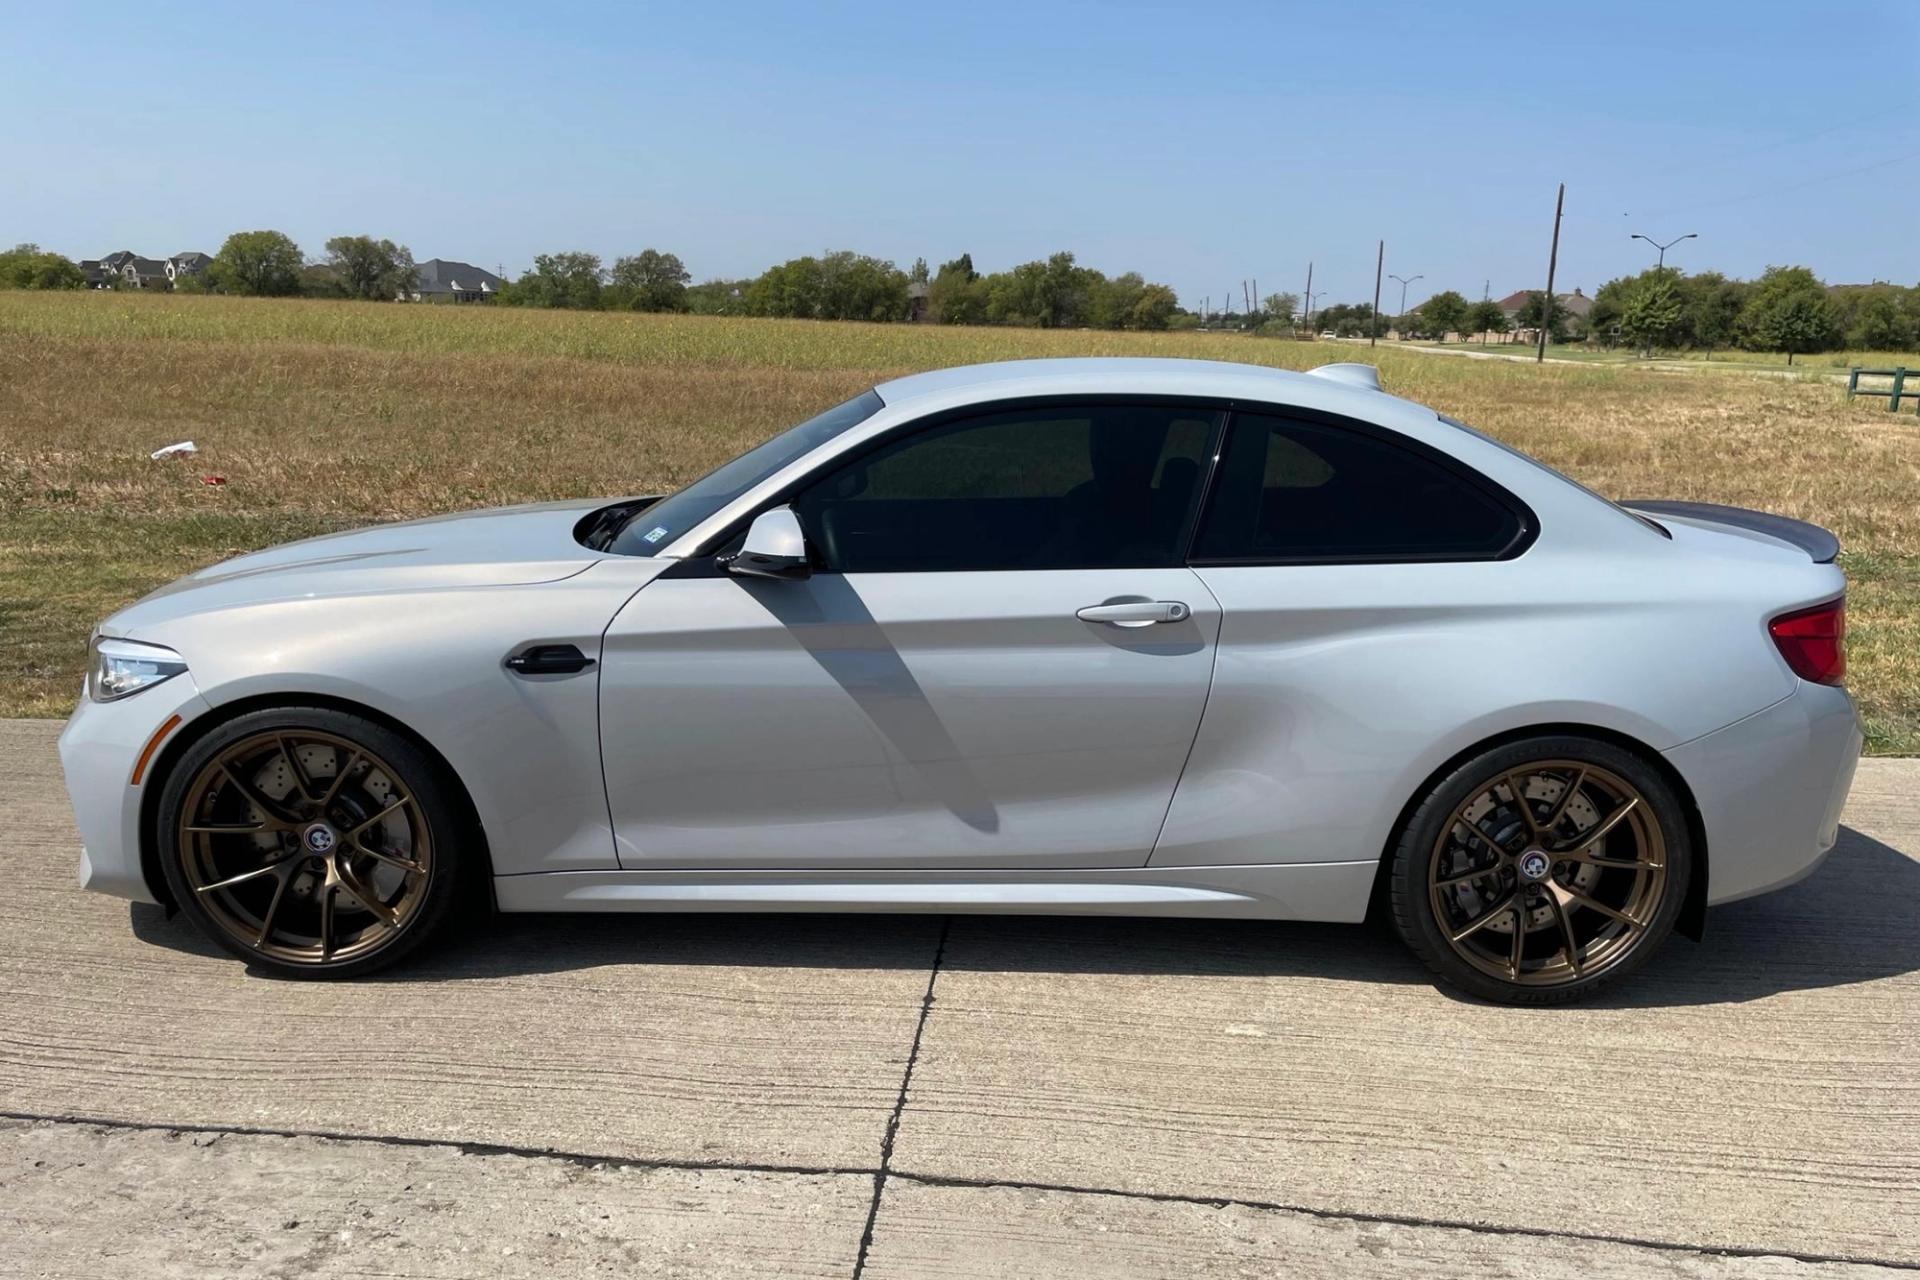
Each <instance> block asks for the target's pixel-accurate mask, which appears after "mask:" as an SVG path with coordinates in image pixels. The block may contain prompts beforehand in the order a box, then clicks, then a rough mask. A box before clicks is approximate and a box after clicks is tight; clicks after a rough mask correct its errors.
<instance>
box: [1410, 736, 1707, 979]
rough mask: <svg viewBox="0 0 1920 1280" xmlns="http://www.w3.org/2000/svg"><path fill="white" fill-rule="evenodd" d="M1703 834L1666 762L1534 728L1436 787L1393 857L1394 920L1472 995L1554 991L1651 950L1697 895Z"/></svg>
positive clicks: (1626, 966) (1636, 961)
mask: <svg viewBox="0 0 1920 1280" xmlns="http://www.w3.org/2000/svg"><path fill="white" fill-rule="evenodd" d="M1692 870H1693V846H1692V841H1691V838H1690V836H1689V834H1688V828H1687V823H1686V819H1685V815H1684V811H1683V810H1682V808H1681V804H1680V800H1679V798H1678V797H1677V796H1676V795H1675V794H1674V791H1673V788H1672V787H1671V786H1670V785H1669V784H1668V783H1667V781H1666V780H1665V779H1664V778H1663V777H1662V776H1661V775H1660V773H1659V771H1658V770H1656V769H1654V768H1653V767H1652V766H1651V765H1649V764H1648V763H1646V762H1645V761H1644V760H1642V759H1641V758H1640V757H1639V756H1636V755H1634V754H1633V753H1632V752H1629V751H1625V750H1623V749H1621V748H1619V747H1616V746H1614V745H1612V744H1611V743H1606V742H1600V741H1597V740H1595V739H1591V738H1582V737H1573V736H1553V737H1539V738H1530V739H1527V740H1525V741H1521V742H1514V743H1509V744H1507V745H1506V746H1502V747H1497V748H1494V749H1493V750H1491V751H1487V752H1485V753H1483V754H1482V755H1480V756H1478V757H1476V758H1474V759H1472V760H1469V761H1467V762H1466V763H1465V764H1463V765H1461V766H1460V767H1459V768H1457V769H1455V770H1454V771H1453V772H1451V773H1450V774H1448V775H1447V776H1446V777H1445V778H1443V779H1441V780H1440V782H1439V783H1438V784H1437V785H1435V787H1434V788H1433V790H1432V791H1431V792H1429V793H1428V794H1427V795H1426V796H1425V797H1424V798H1423V799H1422V801H1421V803H1420V805H1419V807H1418V808H1417V809H1416V810H1415V811H1414V814H1413V816H1412V818H1411V819H1410V820H1409V821H1408V823H1407V826H1406V829H1405V830H1404V831H1403V832H1402V834H1401V838H1400V841H1399V844H1398V846H1397V847H1396V848H1395V850H1394V853H1393V863H1392V867H1391V869H1390V871H1389V876H1390V887H1391V894H1392V902H1393V917H1394V923H1395V926H1396V927H1397V928H1398V930H1399V932H1400V936H1401V937H1402V938H1404V939H1405V940H1406V942H1407V945H1408V946H1410V947H1412V948H1413V950H1414V952H1415V953H1416V954H1418V955H1419V956H1420V958H1421V959H1422V960H1424V961H1426V963H1427V965H1428V967H1430V968H1431V969H1433V970H1434V972H1436V973H1438V974H1439V975H1440V976H1441V977H1442V978H1444V979H1445V980H1447V981H1448V982H1450V983H1452V984H1453V985H1455V986H1457V987H1460V988H1462V989H1463V990H1465V991H1468V992H1470V993H1472V994H1474V995H1477V996H1481V997H1483V998H1485V999H1489V1000H1497V1001H1501V1002H1503V1003H1508V1004H1553V1003H1559V1002H1562V1001H1568V1000H1575V999H1580V998H1582V997H1585V996H1589V995H1592V994H1593V993H1594V992H1595V991H1598V990H1599V989H1600V988H1601V987H1603V986H1605V985H1607V984H1609V983H1610V982H1613V981H1615V980H1617V979H1619V978H1621V977H1623V976H1624V975H1626V974H1627V973H1629V972H1631V971H1632V970H1633V969H1635V968H1638V967H1639V966H1640V965H1641V964H1642V963H1644V962H1645V960H1646V959H1647V957H1648V956H1650V955H1651V954H1652V953H1653V952H1654V951H1655V950H1656V949H1657V948H1658V947H1659V946H1660V944H1661V943H1662V942H1663V941H1665V940H1666V937H1667V935H1668V934H1669V933H1671V932H1672V931H1673V924H1674V921H1675V919H1677V918H1678V916H1679V914H1680V908H1681V905H1682V903H1683V902H1684V901H1685V900H1686V896H1687V886H1688V883H1689V880H1690V878H1691V875H1692Z"/></svg>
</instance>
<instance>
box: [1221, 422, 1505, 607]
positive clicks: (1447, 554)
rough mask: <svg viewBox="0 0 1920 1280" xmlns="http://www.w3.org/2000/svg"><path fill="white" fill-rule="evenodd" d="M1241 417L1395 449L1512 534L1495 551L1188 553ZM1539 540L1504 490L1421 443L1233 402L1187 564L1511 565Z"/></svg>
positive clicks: (1372, 428) (1362, 426)
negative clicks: (1449, 479) (1496, 510)
mask: <svg viewBox="0 0 1920 1280" xmlns="http://www.w3.org/2000/svg"><path fill="white" fill-rule="evenodd" d="M1242 414H1245V415H1246V416H1248V417H1273V418H1289V419H1292V420H1294V421H1298V422H1307V423H1311V424H1313V425H1315V426H1321V427H1331V428H1333V429H1335V430H1338V431H1349V432H1353V433H1354V434H1357V435H1362V436H1365V437H1367V438H1368V439H1371V440H1374V441H1376V442H1378V443H1380V444H1383V445H1385V446H1387V447H1388V448H1390V449H1399V450H1401V451H1402V452H1405V453H1409V454H1412V455H1413V456H1414V457H1416V458H1419V459H1422V460H1423V461H1426V462H1428V463H1431V464H1433V465H1435V466H1437V467H1439V468H1440V469H1441V470H1442V471H1445V472H1447V473H1448V474H1449V475H1451V476H1453V477H1454V478H1455V479H1456V480H1459V481H1461V482H1463V483H1465V484H1466V485H1467V487H1469V488H1471V489H1475V490H1478V491H1479V492H1480V493H1481V494H1482V495H1483V496H1484V497H1486V498H1488V499H1489V500H1491V501H1492V502H1493V503H1495V504H1496V505H1497V506H1500V507H1501V508H1503V509H1505V510H1506V512H1507V513H1508V514H1509V515H1511V516H1513V517H1514V520H1515V524H1516V532H1515V533H1514V536H1513V537H1512V538H1511V539H1510V540H1509V541H1508V542H1507V544H1506V545H1505V546H1504V547H1502V548H1500V550H1498V551H1492V552H1488V551H1474V552H1461V551H1436V552H1431V553H1422V552H1393V553H1387V554H1368V553H1354V554H1337V553H1336V554H1332V555H1316V556H1303V555H1293V556H1278V555H1252V556H1205V557H1196V556H1195V555H1194V554H1193V548H1194V543H1195V542H1196V541H1197V540H1198V538H1199V536H1200V530H1201V528H1202V527H1204V525H1205V524H1206V519H1207V516H1208V514H1209V512H1210V511H1211V509H1212V505H1213V499H1214V495H1215V494H1216V493H1217V492H1218V489H1219V482H1220V472H1221V470H1222V468H1221V465H1220V463H1221V458H1222V457H1223V455H1224V454H1225V452H1226V445H1227V441H1228V440H1230V439H1231V438H1232V435H1233V429H1234V425H1235V419H1237V418H1239V417H1240V416H1241V415H1242ZM1539 536H1540V521H1539V518H1538V517H1537V516H1535V515H1534V513H1533V508H1532V507H1529V506H1528V505H1527V504H1526V503H1525V502H1523V501H1521V500H1520V498H1519V497H1518V496H1516V495H1515V494H1513V493H1512V492H1510V491H1509V490H1508V489H1506V488H1505V487H1504V486H1502V485H1500V484H1497V483H1495V482H1494V481H1493V480H1490V479H1488V478H1487V477H1486V476H1485V475H1483V474H1481V473H1480V472H1479V471H1477V470H1475V469H1474V468H1473V467H1470V466H1468V465H1467V464H1466V463H1464V462H1462V461H1460V460H1459V459H1458V458H1455V457H1453V456H1452V455H1451V454H1448V453H1446V452H1444V451H1442V450H1440V449H1436V448H1434V447H1433V446H1432V445H1430V444H1427V443H1426V442H1424V441H1421V440H1415V439H1414V438H1413V437H1411V436H1408V435H1404V434H1402V433H1401V432H1398V431H1394V430H1392V429H1391V428H1389V427H1381V426H1376V425H1375V424H1373V423H1371V422H1367V421H1365V420H1363V419H1360V418H1349V417H1346V416H1344V415H1342V414H1337V413H1328V412H1327V411H1326V410H1324V409H1310V408H1307V407H1306V406H1304V405H1289V404H1271V403H1267V402H1264V401H1253V400H1236V401H1233V402H1232V403H1231V404H1230V405H1229V406H1228V413H1227V421H1226V425H1225V430H1224V431H1222V432H1221V433H1220V435H1219V437H1218V438H1217V440H1216V442H1215V446H1214V456H1213V466H1212V468H1211V469H1210V470H1209V472H1208V475H1207V486H1206V489H1205V491H1204V492H1203V494H1202V496H1201V499H1200V515H1199V518H1198V519H1197V520H1195V521H1194V523H1193V531H1192V535H1191V537H1190V539H1189V541H1188V543H1187V556H1186V563H1187V565H1188V566H1189V567H1190V568H1195V569H1224V568H1254V567H1261V566H1276V567H1278V566H1293V565H1349V564H1476V563H1483V562H1492V561H1500V560H1513V559H1517V558H1518V557H1520V556H1522V555H1524V554H1526V552H1527V549H1528V548H1529V547H1531V546H1532V545H1533V544H1534V541H1535V539H1537V538H1538V537H1539Z"/></svg>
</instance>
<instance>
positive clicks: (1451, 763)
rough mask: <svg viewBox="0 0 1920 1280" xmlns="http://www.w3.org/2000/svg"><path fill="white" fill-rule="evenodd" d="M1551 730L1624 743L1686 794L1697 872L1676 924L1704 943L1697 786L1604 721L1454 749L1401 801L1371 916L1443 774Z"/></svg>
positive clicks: (1702, 837) (1703, 844) (1522, 730)
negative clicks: (1397, 854) (1404, 839)
mask: <svg viewBox="0 0 1920 1280" xmlns="http://www.w3.org/2000/svg"><path fill="white" fill-rule="evenodd" d="M1550 734H1569V735H1573V736H1576V737H1582V738H1592V739H1594V740H1596V741H1598V742H1605V743H1608V744H1609V745H1611V746H1615V747H1619V748H1620V749H1621V750H1623V751H1628V752H1631V753H1633V755H1635V756H1637V757H1638V758H1639V759H1641V760H1642V761H1644V762H1645V763H1646V764H1647V765H1649V766H1651V767H1652V768H1653V770H1654V771H1655V772H1657V773H1658V774H1659V775H1660V776H1661V777H1662V778H1664V779H1665V780H1666V782H1667V785H1669V786H1671V787H1672V788H1673V792H1674V794H1675V795H1676V796H1678V797H1680V804H1681V808H1682V809H1683V810H1684V812H1685V813H1686V816H1687V836H1688V838H1689V840H1690V841H1691V843H1692V846H1693V858H1694V865H1693V875H1692V876H1691V877H1690V878H1689V882H1688V884H1687V897H1686V900H1685V901H1684V902H1683V903H1681V905H1680V917H1679V919H1678V920H1677V921H1676V922H1675V924H1674V928H1675V929H1676V930H1677V931H1678V932H1680V933H1682V934H1684V935H1685V936H1687V937H1689V938H1691V939H1693V940H1694V941H1695V942H1698V941H1699V940H1700V938H1701V936H1702V935H1703V934H1704V933H1705V932H1706V916H1707V882H1708V875H1709V850H1708V848H1707V828H1706V823H1705V821H1704V820H1703V819H1702V818H1701V816H1700V805H1699V802H1698V801H1696V800H1695V799H1694V795H1693V788H1692V787H1690V786H1688V785H1687V780H1686V778H1685V777H1684V776H1683V775H1682V774H1681V772H1680V771H1679V770H1678V769H1676V768H1674V767H1673V762H1672V761H1670V760H1668V759H1667V758H1666V757H1665V756H1663V755H1661V754H1660V753H1659V752H1658V751H1655V750H1654V749H1653V748H1652V747H1650V746H1648V745H1647V744H1646V743H1644V742H1642V741H1640V740H1639V739H1638V738H1635V737H1633V736H1632V735H1631V734H1626V733H1621V732H1620V731H1619V730H1617V729H1607V728H1603V727H1602V726H1600V725H1596V724H1584V723H1580V722H1576V721H1552V722H1547V723H1543V724H1531V725H1523V726H1520V727H1519V728H1514V729H1503V730H1501V731H1500V732H1499V733H1496V734H1492V735H1490V736H1488V737H1485V738H1482V739H1480V740H1479V741H1478V742H1475V743H1472V744H1470V745H1468V746H1466V747H1463V748H1462V749H1461V750H1459V751H1456V752H1454V753H1453V755H1451V756H1449V757H1447V759H1445V760H1443V761H1442V762H1441V763H1440V764H1439V765H1438V766H1437V767H1436V768H1435V769H1434V770H1433V772H1431V773H1429V774H1428V775H1427V776H1426V777H1425V778H1424V779H1422V780H1421V782H1420V785H1419V786H1418V787H1416V788H1414V790H1413V793H1412V794H1411V795H1409V796H1408V797H1407V799H1406V802H1405V803H1404V804H1402V805H1401V807H1400V812H1399V813H1398V814H1397V815H1396V816H1395V818H1394V820H1393V826H1392V827H1391V828H1390V829H1389V830H1388V832H1387V842H1386V844H1385V845H1383V846H1382V847H1381V850H1380V865H1379V868H1378V869H1377V870H1376V871H1375V872H1374V878H1373V896H1372V898H1371V900H1370V902H1371V904H1372V906H1371V907H1370V910H1369V914H1371V913H1372V910H1373V909H1374V908H1377V907H1378V906H1379V904H1381V903H1383V902H1384V901H1385V898H1386V892H1387V875H1388V872H1389V869H1390V868H1391V865H1392V860H1393V850H1394V848H1395V846H1397V845H1398V844H1399V842H1400V837H1401V835H1402V834H1403V833H1404V832H1405V831H1406V829H1407V824H1408V823H1409V822H1410V821H1412V819H1413V812H1414V810H1415V809H1418V808H1419V807H1420V802H1421V801H1422V800H1423V799H1425V798H1426V796H1427V795H1428V794H1429V793H1431V792H1432V790H1433V789H1434V787H1436V786H1438V785H1439V783H1440V780H1441V779H1442V778H1444V777H1446V776H1447V775H1448V774H1449V773H1452V772H1453V771H1454V770H1455V769H1457V768H1459V767H1460V766H1461V765H1462V764H1464V763H1466V762H1467V761H1468V760H1470V759H1472V758H1473V757H1474V756H1477V755H1480V754H1481V753H1482V752H1486V751H1491V750H1493V749H1494V748H1496V747H1504V746H1506V745H1507V744H1508V743H1510V742H1519V741H1521V740H1522V739H1525V738H1538V737H1544V736H1547V735H1550Z"/></svg>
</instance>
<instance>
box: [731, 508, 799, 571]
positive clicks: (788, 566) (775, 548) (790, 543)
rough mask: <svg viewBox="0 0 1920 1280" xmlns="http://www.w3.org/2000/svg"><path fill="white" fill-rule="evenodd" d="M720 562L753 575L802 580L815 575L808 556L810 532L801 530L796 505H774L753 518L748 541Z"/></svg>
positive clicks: (748, 530) (733, 569)
mask: <svg viewBox="0 0 1920 1280" xmlns="http://www.w3.org/2000/svg"><path fill="white" fill-rule="evenodd" d="M720 563H721V565H722V566H724V567H725V568H726V570H727V572H728V573H738V574H741V575H743V576H746V577H749V578H785V579H789V580H798V579H801V578H810V577H812V576H813V565H812V564H811V563H810V562H809V561H808V559H807V535H806V534H805V533H803V532H801V529H800V517H799V516H796V515H794V514H793V508H792V507H773V508H771V509H770V510H767V511H762V512H761V513H760V514H759V515H757V516H755V517H754V518H753V524H752V526H751V527H749V528H748V529H747V541H746V543H745V545H743V546H742V547H741V548H740V550H738V551H736V552H735V553H734V554H732V555H730V556H722V557H721V558H720Z"/></svg>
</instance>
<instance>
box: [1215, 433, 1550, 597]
mask: <svg viewBox="0 0 1920 1280" xmlns="http://www.w3.org/2000/svg"><path fill="white" fill-rule="evenodd" d="M1521 533H1522V526H1521V522H1520V518H1519V516H1518V515H1516V514H1515V513H1514V511H1513V510H1512V509H1510V508H1509V507H1508V505H1507V504H1506V503H1504V502H1501V501H1500V500H1499V499H1497V498H1496V497H1495V496H1494V495H1493V494H1492V493H1491V492H1489V491H1488V490H1486V489H1485V488H1482V487H1481V486H1479V485H1477V484H1474V483H1473V482H1471V481H1470V480H1468V479H1467V478H1466V477H1464V476H1461V475H1459V474H1458V473H1456V472H1455V471H1453V470H1452V469H1450V468H1448V467H1445V466H1442V465H1441V464H1440V463H1438V462H1435V461H1433V460H1431V459H1429V458H1426V457H1424V456H1422V455H1421V454H1420V453H1418V452H1416V451H1414V450H1413V449H1410V448H1406V447H1403V446H1401V445H1397V444H1394V443H1392V442H1391V441H1388V440H1383V439H1380V438H1378V437H1376V436H1373V435H1369V434H1367V433H1365V432H1361V431H1354V430H1348V429H1345V428H1342V427H1337V426H1329V425H1325V424H1322V423H1319V422H1309V421H1304V420H1299V419H1292V418H1282V417H1275V416H1270V415H1264V414H1236V415H1235V416H1234V419H1233V424H1232V426H1231V428H1230V430H1229V435H1228V440H1227V444H1226V448H1225V450H1224V451H1223V452H1222V454H1221V458H1220V476H1219V480H1218V482H1217V484H1216V487H1215V491H1214V495H1213V498H1212V500H1211V501H1210V502H1209V503H1208V505H1207V512H1206V516H1205V520H1204V523H1203V524H1202V526H1201V529H1200V533H1199V536H1198V538H1197V539H1196V540H1195V543H1194V551H1193V555H1194V559H1196V560H1214V561H1218V560H1265V561H1271V560H1283V561H1284V560H1392V559H1402V558H1404V559H1408V560H1442V559H1459V560H1473V559H1487V558H1491V557H1494V556H1498V555H1499V554H1501V553H1502V552H1504V551H1505V550H1507V548H1509V547H1511V546H1512V545H1513V544H1514V542H1515V540H1517V539H1518V538H1519V537H1520V535H1521Z"/></svg>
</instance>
